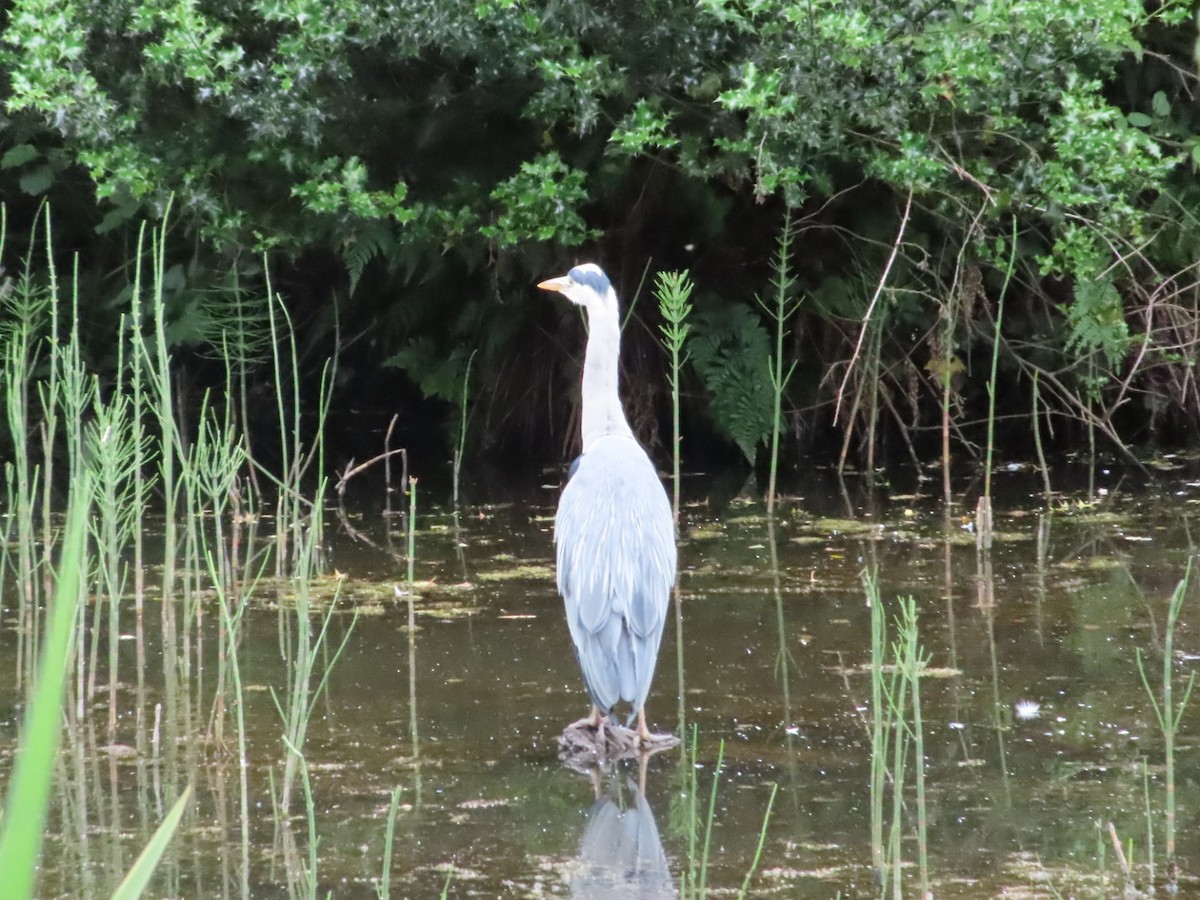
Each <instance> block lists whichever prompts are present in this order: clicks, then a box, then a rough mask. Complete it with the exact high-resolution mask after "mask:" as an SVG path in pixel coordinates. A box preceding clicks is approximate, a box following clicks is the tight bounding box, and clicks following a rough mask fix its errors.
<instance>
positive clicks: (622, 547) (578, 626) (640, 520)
mask: <svg viewBox="0 0 1200 900" xmlns="http://www.w3.org/2000/svg"><path fill="white" fill-rule="evenodd" d="M554 536H555V542H556V544H557V545H558V546H557V563H558V589H559V593H561V594H562V596H563V600H564V604H565V606H566V613H567V624H568V627H569V628H570V630H571V638H572V639H573V641H574V642H575V650H576V654H577V656H578V657H579V664H580V668H581V669H582V670H583V676H584V681H585V682H586V684H587V686H588V691H589V692H590V693H591V695H592V699H593V701H594V702H595V703H596V705H597V706H598V707H600V709H601V710H603V711H604V712H608V710H610V709H611V708H612V706H613V704H615V703H616V702H617V701H618V700H620V699H625V700H628V701H630V702H631V703H635V708H636V706H640V705H641V703H642V702H643V701H644V700H645V696H646V693H647V692H648V691H649V687H650V680H651V678H652V677H653V673H654V663H655V659H656V657H657V654H658V644H659V641H660V639H661V637H662V629H663V623H664V622H665V619H666V610H667V605H668V601H669V594H670V589H671V584H672V583H673V581H674V578H675V537H674V526H673V523H672V521H671V510H670V504H669V503H668V502H667V497H666V491H665V490H664V489H663V486H662V483H661V482H660V481H659V480H658V474H657V473H656V472H655V470H654V466H653V464H652V463H651V462H650V459H649V457H647V456H646V453H645V451H644V450H642V448H641V447H640V446H639V445H638V444H637V442H636V441H633V440H631V439H628V438H621V437H609V438H604V439H602V440H600V441H598V442H596V444H595V445H594V446H593V447H592V448H590V449H589V450H588V452H587V453H586V454H584V456H583V457H582V458H581V459H580V460H579V465H578V468H577V469H576V471H575V474H574V475H573V476H572V478H571V480H570V481H569V482H568V483H567V486H566V488H565V489H564V490H563V494H562V498H561V500H560V501H559V506H558V515H557V516H556V517H555V524H554Z"/></svg>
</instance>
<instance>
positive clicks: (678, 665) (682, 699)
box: [671, 575, 687, 758]
mask: <svg viewBox="0 0 1200 900" xmlns="http://www.w3.org/2000/svg"><path fill="white" fill-rule="evenodd" d="M671 596H672V599H673V600H674V605H675V674H676V676H677V679H678V695H679V725H678V726H677V730H678V733H679V753H680V756H681V758H686V756H687V746H686V741H685V740H684V736H685V732H686V730H687V687H686V684H685V682H684V677H683V676H684V666H683V596H682V588H680V586H679V576H678V575H676V576H675V587H674V588H673V589H672V590H671Z"/></svg>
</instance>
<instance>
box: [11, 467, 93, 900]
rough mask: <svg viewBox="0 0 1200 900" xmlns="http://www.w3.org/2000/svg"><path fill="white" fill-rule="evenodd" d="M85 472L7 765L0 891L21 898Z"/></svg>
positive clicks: (71, 598)
mask: <svg viewBox="0 0 1200 900" xmlns="http://www.w3.org/2000/svg"><path fill="white" fill-rule="evenodd" d="M90 480H91V479H90V476H88V475H85V476H84V478H83V480H82V482H80V483H77V484H75V485H73V488H74V490H73V491H72V493H71V500H70V507H69V509H68V512H67V530H66V537H65V538H64V539H63V545H62V552H61V554H60V557H59V567H58V573H57V575H58V577H57V579H56V584H55V589H54V602H53V604H52V606H51V608H50V611H49V618H48V623H47V627H46V632H45V640H44V643H43V645H42V651H41V658H40V660H39V662H38V673H37V680H36V682H35V684H34V685H33V691H32V701H31V702H30V705H29V707H28V708H27V709H26V711H25V723H24V728H23V729H22V732H21V740H20V744H19V746H18V749H17V758H16V761H15V763H14V765H13V774H12V780H11V782H10V783H9V786H8V797H7V803H6V804H5V810H4V831H3V834H0V885H3V886H4V896H5V897H6V898H13V900H23V898H26V897H32V896H33V885H34V879H35V877H36V873H37V868H38V861H39V859H40V858H41V852H42V836H43V833H44V831H45V825H46V813H47V809H48V807H49V803H50V782H51V779H52V778H53V775H54V767H55V762H56V760H57V759H58V747H59V744H60V742H61V740H62V698H63V689H64V687H65V685H66V678H67V665H68V662H69V656H70V652H71V640H72V637H73V636H74V634H73V633H74V626H75V615H76V612H77V609H78V605H79V597H80V588H81V586H82V584H83V573H84V572H85V571H86V569H87V560H86V547H85V539H86V535H87V521H88V511H89V503H88V498H89V497H90V496H91V484H90Z"/></svg>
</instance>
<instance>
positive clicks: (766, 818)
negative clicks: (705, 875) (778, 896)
mask: <svg viewBox="0 0 1200 900" xmlns="http://www.w3.org/2000/svg"><path fill="white" fill-rule="evenodd" d="M778 793H779V785H778V784H772V785H771V796H770V798H769V799H768V800H767V811H766V813H764V814H763V823H762V828H760V829H759V830H758V845H757V846H756V847H755V848H754V858H753V859H752V860H750V868H749V869H748V870H747V872H746V877H745V878H744V879H743V880H742V887H741V889H740V890H739V891H738V900H745V898H746V896H748V894H747V892H748V891H749V890H750V879H752V878H753V877H754V873H755V871H756V870H757V869H758V861H759V860H760V859H762V852H763V847H764V846H765V845H766V842H767V825H768V824H769V823H770V821H771V810H772V809H773V808H774V806H775V795H776V794H778Z"/></svg>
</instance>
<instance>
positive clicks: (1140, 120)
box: [1125, 112, 1154, 128]
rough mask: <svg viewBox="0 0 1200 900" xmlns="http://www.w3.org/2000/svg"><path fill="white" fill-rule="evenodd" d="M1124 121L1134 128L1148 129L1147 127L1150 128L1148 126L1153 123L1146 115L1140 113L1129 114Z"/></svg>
mask: <svg viewBox="0 0 1200 900" xmlns="http://www.w3.org/2000/svg"><path fill="white" fill-rule="evenodd" d="M1125 119H1126V120H1127V121H1128V122H1129V124H1130V125H1132V126H1133V127H1134V128H1148V127H1150V125H1152V124H1153V123H1154V120H1153V119H1151V118H1150V117H1149V116H1148V115H1146V114H1145V113H1140V112H1131V113H1130V114H1129V115H1127V116H1126V117H1125Z"/></svg>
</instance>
